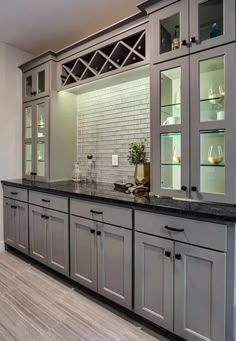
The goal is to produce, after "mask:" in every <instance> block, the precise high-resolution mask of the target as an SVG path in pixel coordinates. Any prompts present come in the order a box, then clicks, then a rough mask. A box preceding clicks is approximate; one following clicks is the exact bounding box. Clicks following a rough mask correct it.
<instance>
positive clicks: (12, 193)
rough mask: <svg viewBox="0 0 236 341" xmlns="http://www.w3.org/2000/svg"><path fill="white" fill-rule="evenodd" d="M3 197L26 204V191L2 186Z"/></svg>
mask: <svg viewBox="0 0 236 341" xmlns="http://www.w3.org/2000/svg"><path fill="white" fill-rule="evenodd" d="M3 193H4V197H7V198H11V199H16V200H20V201H26V202H27V189H23V188H17V187H12V186H4V190H3Z"/></svg>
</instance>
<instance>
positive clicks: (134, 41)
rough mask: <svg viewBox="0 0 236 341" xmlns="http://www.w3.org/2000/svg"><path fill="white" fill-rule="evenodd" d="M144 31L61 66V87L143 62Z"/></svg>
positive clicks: (144, 49)
mask: <svg viewBox="0 0 236 341" xmlns="http://www.w3.org/2000/svg"><path fill="white" fill-rule="evenodd" d="M145 51H146V48H145V31H142V32H139V33H136V34H134V35H132V36H129V37H126V38H124V39H122V40H119V41H117V42H115V43H112V44H110V45H107V46H105V47H102V48H101V49H99V50H96V51H93V52H91V53H88V54H86V55H83V56H80V57H79V58H76V59H73V60H70V61H68V62H66V63H64V64H62V74H61V86H62V87H63V86H68V85H71V84H74V83H78V82H82V81H84V80H86V79H89V78H93V77H96V76H100V75H103V74H105V73H107V72H112V71H115V70H119V69H122V68H124V67H126V66H129V65H133V64H136V63H140V62H143V61H145V57H146V54H145Z"/></svg>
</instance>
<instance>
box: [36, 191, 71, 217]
mask: <svg viewBox="0 0 236 341" xmlns="http://www.w3.org/2000/svg"><path fill="white" fill-rule="evenodd" d="M29 202H30V203H31V204H34V205H38V206H42V207H46V208H50V209H52V210H57V211H60V212H66V213H67V212H68V198H64V197H60V196H57V195H52V194H47V193H42V192H34V191H29Z"/></svg>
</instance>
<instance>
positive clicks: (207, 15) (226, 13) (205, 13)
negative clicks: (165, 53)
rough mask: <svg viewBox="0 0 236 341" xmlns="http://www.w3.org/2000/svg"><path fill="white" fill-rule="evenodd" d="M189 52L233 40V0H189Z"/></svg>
mask: <svg viewBox="0 0 236 341" xmlns="http://www.w3.org/2000/svg"><path fill="white" fill-rule="evenodd" d="M189 3H190V5H189V13H190V17H189V22H190V34H189V36H190V43H191V49H190V50H191V52H195V51H199V50H203V49H206V48H211V47H215V46H219V45H222V44H225V43H228V42H232V41H234V40H235V0H195V1H191V0H189Z"/></svg>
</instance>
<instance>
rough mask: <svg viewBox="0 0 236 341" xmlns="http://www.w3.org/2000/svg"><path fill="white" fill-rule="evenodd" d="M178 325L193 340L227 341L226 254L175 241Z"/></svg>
mask: <svg viewBox="0 0 236 341" xmlns="http://www.w3.org/2000/svg"><path fill="white" fill-rule="evenodd" d="M175 255H176V257H177V258H178V259H176V260H175V314H174V320H175V328H174V332H175V333H176V334H178V335H180V336H181V337H183V338H184V339H186V340H189V341H203V340H212V341H224V340H225V332H226V328H225V322H226V316H225V314H226V254H224V253H221V252H216V251H211V250H205V249H201V248H199V247H194V246H191V245H187V244H181V243H175Z"/></svg>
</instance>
